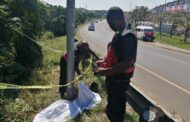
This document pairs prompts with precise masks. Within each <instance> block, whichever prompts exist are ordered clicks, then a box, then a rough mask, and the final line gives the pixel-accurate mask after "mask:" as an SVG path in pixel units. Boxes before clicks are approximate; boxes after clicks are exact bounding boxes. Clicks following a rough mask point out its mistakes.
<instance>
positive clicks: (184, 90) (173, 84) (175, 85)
mask: <svg viewBox="0 0 190 122" xmlns="http://www.w3.org/2000/svg"><path fill="white" fill-rule="evenodd" d="M136 66H138V67H140V68H141V69H143V70H145V71H147V72H149V73H150V74H152V75H154V76H156V77H158V78H160V79H161V80H163V81H165V82H167V83H169V84H170V85H172V86H174V87H176V88H178V89H180V90H182V91H183V92H185V93H187V94H189V95H190V91H188V90H187V89H184V88H182V87H181V86H178V85H177V84H175V83H173V82H171V81H169V80H167V79H165V78H163V77H162V76H160V75H158V74H156V73H154V72H152V71H150V70H149V69H147V68H145V67H143V66H141V65H139V64H136Z"/></svg>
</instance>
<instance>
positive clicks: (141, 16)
mask: <svg viewBox="0 0 190 122" xmlns="http://www.w3.org/2000/svg"><path fill="white" fill-rule="evenodd" d="M149 13H150V12H149V9H148V8H147V7H145V6H136V7H135V9H134V10H133V11H132V12H131V13H130V16H131V19H132V20H134V21H135V24H136V22H137V21H140V22H141V21H142V22H143V23H144V22H145V21H146V19H147V16H148V15H149Z"/></svg>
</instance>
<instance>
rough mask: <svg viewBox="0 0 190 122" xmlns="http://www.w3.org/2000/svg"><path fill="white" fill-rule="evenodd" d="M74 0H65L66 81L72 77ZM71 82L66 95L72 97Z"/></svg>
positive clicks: (68, 81)
mask: <svg viewBox="0 0 190 122" xmlns="http://www.w3.org/2000/svg"><path fill="white" fill-rule="evenodd" d="M74 10H75V0H67V83H70V82H72V81H73V79H74V55H75V54H74V53H75V52H74V40H75V37H74V32H75V23H74V22H75V18H74ZM73 92H74V91H73V84H71V85H69V86H68V87H67V97H68V99H71V98H72V97H73Z"/></svg>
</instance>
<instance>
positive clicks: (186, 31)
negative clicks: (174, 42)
mask: <svg viewBox="0 0 190 122" xmlns="http://www.w3.org/2000/svg"><path fill="white" fill-rule="evenodd" d="M188 31H189V29H185V37H184V43H186V42H187V33H188Z"/></svg>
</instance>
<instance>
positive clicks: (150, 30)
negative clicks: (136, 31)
mask: <svg viewBox="0 0 190 122" xmlns="http://www.w3.org/2000/svg"><path fill="white" fill-rule="evenodd" d="M144 32H154V31H153V30H152V29H144Z"/></svg>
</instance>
